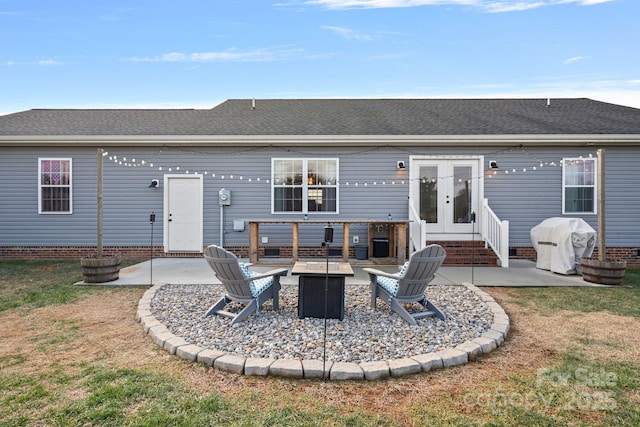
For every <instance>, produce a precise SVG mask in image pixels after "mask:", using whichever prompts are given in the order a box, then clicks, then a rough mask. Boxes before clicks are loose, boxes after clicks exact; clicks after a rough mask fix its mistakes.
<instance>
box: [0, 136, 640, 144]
mask: <svg viewBox="0 0 640 427" xmlns="http://www.w3.org/2000/svg"><path fill="white" fill-rule="evenodd" d="M301 144H319V145H321V146H323V147H332V146H333V147H354V146H355V147H357V146H368V147H371V146H379V147H384V146H389V147H395V146H398V147H407V146H432V147H451V146H455V147H484V146H487V145H491V146H505V147H511V146H514V145H526V146H529V147H531V146H537V147H557V146H559V145H560V146H572V147H592V146H601V147H615V146H623V147H624V146H627V147H635V146H640V134H597V135H594V134H585V135H577V134H571V135H562V134H548V135H99V136H95V135H42V136H40V135H38V136H25V135H20V136H0V147H56V146H64V147H102V146H107V145H108V146H127V147H130V146H131V145H136V146H141V147H144V146H150V147H158V146H162V145H172V146H190V147H191V146H216V147H220V146H235V147H238V146H246V147H255V146H279V147H289V146H296V147H299V146H300V145H301Z"/></svg>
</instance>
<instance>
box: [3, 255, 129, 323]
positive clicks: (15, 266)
mask: <svg viewBox="0 0 640 427" xmlns="http://www.w3.org/2000/svg"><path fill="white" fill-rule="evenodd" d="M134 262H135V261H133V260H129V261H127V262H126V263H123V266H125V265H131V264H132V263H134ZM81 280H82V269H81V267H80V261H79V260H77V261H76V260H62V261H15V260H9V261H5V260H3V261H0V313H1V312H3V311H6V310H12V309H16V308H38V307H45V306H49V305H59V304H70V303H73V302H75V301H78V300H80V299H82V298H85V297H86V296H89V295H94V294H95V293H97V292H100V287H99V286H74V283H77V282H79V281H81Z"/></svg>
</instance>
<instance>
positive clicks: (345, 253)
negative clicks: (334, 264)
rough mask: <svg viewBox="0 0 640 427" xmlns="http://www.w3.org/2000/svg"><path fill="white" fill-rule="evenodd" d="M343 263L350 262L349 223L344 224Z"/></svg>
mask: <svg viewBox="0 0 640 427" xmlns="http://www.w3.org/2000/svg"><path fill="white" fill-rule="evenodd" d="M342 262H349V223H348V222H345V223H344V224H342Z"/></svg>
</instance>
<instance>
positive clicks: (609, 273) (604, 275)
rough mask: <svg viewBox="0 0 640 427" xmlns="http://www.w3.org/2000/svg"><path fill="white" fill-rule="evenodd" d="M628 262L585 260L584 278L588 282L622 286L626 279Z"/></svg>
mask: <svg viewBox="0 0 640 427" xmlns="http://www.w3.org/2000/svg"><path fill="white" fill-rule="evenodd" d="M626 267H627V262H626V261H612V260H604V261H600V260H598V259H590V258H583V259H582V278H583V279H584V280H585V281H586V282H591V283H599V284H601V285H620V284H622V280H623V279H624V270H625V268H626Z"/></svg>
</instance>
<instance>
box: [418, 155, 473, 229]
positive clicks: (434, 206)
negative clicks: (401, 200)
mask: <svg viewBox="0 0 640 427" xmlns="http://www.w3.org/2000/svg"><path fill="white" fill-rule="evenodd" d="M481 164H482V160H481V159H479V158H468V159H467V158H464V159H442V158H433V159H430V158H415V159H412V162H411V165H410V167H411V169H410V171H411V172H410V173H411V187H412V188H411V190H410V191H411V193H412V198H411V199H412V200H413V203H415V204H416V205H415V206H414V207H415V209H416V210H417V212H419V214H420V219H423V220H425V221H426V223H427V233H429V234H468V233H475V232H476V231H477V230H478V226H477V222H478V218H477V217H476V218H474V214H475V215H476V216H477V215H478V212H479V200H480V196H481V194H480V192H481V190H482V189H481V187H480V181H481V179H480V178H481V177H480V176H479V170H480V165H481Z"/></svg>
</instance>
